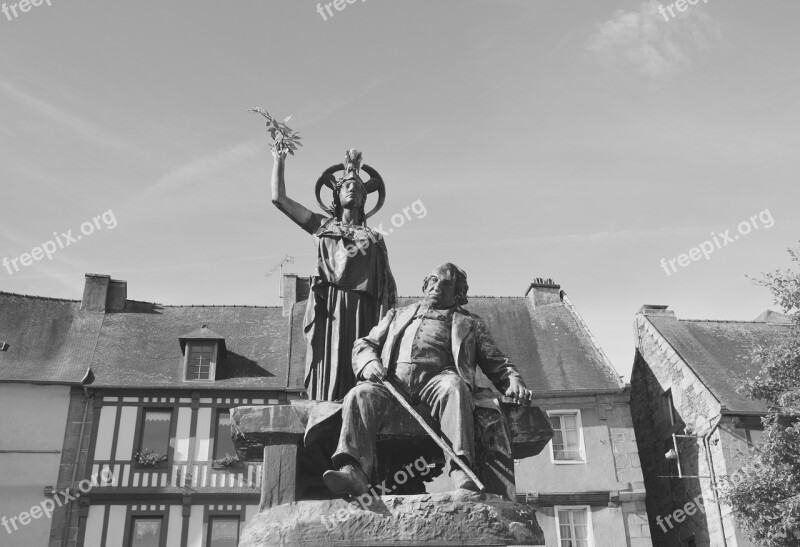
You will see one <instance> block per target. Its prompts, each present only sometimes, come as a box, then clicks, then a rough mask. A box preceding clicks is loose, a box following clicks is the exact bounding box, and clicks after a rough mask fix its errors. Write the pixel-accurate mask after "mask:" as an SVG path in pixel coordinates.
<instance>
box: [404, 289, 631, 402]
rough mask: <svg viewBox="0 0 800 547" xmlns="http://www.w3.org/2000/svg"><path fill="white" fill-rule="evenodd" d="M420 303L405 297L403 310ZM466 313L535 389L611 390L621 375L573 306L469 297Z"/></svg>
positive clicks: (507, 298) (504, 298) (619, 382)
mask: <svg viewBox="0 0 800 547" xmlns="http://www.w3.org/2000/svg"><path fill="white" fill-rule="evenodd" d="M418 300H420V298H419V297H416V298H401V299H400V301H399V303H398V305H400V306H405V305H408V304H412V303H414V302H417V301H418ZM464 309H466V310H467V311H469V312H470V313H473V314H475V315H477V316H479V317H481V319H483V321H484V322H485V323H486V326H487V327H488V329H489V332H490V333H491V334H492V338H494V341H495V344H496V345H497V347H498V348H500V350H501V351H503V353H505V354H506V355H507V356H508V358H509V359H511V362H513V363H514V364H515V365H517V368H519V370H520V373H521V374H522V377H523V378H524V380H525V383H526V384H528V387H529V388H530V389H532V390H534V391H537V392H541V391H581V390H613V389H620V388H622V386H623V384H622V382H621V381H620V379H619V375H618V374H617V372H616V371H615V370H614V368H613V367H612V366H611V364H610V363H608V361H606V360H605V357H604V356H603V355H602V352H600V351H599V350H598V348H597V347H596V346H595V344H594V343H593V342H592V340H591V338H590V334H589V332H588V331H587V330H586V329H585V328H584V327H583V322H582V320H581V319H580V318H579V317H577V314H575V313H574V311H573V310H572V309H571V307H569V306H567V305H565V304H563V303H559V304H547V305H543V306H537V307H536V309H534V306H533V304H532V303H531V301H530V299H528V298H526V297H524V296H520V297H497V296H470V297H469V304H467V305H466V306H464Z"/></svg>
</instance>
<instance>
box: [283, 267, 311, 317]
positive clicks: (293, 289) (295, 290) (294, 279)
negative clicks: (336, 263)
mask: <svg viewBox="0 0 800 547" xmlns="http://www.w3.org/2000/svg"><path fill="white" fill-rule="evenodd" d="M310 290H311V289H310V286H309V280H308V278H307V277H298V276H297V274H294V273H287V274H283V314H284V315H288V314H289V313H290V312H291V311H292V305H293V304H296V303H297V302H302V301H304V300H308V294H309V292H310Z"/></svg>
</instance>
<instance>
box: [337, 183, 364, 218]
mask: <svg viewBox="0 0 800 547" xmlns="http://www.w3.org/2000/svg"><path fill="white" fill-rule="evenodd" d="M366 204H367V188H366V186H364V181H362V180H361V177H359V176H358V175H356V174H354V175H353V176H350V177H347V178H343V179H341V180H339V181H337V182H336V187H335V189H334V191H333V210H334V211H335V214H336V218H338V219H341V218H342V211H343V210H344V209H355V210H357V211H358V213H359V214H358V218H359V222H360V223H363V222H364V221H365V220H366V214H365V213H364V206H365V205H366Z"/></svg>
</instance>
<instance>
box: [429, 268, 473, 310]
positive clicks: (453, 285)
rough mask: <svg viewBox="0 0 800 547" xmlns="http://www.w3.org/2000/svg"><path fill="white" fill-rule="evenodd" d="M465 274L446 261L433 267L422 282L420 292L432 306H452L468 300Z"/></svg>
mask: <svg viewBox="0 0 800 547" xmlns="http://www.w3.org/2000/svg"><path fill="white" fill-rule="evenodd" d="M468 290H469V285H468V284H467V274H466V273H465V272H464V270H462V269H461V268H459V267H458V266H456V265H455V264H451V263H450V262H447V263H446V264H442V265H441V266H439V267H437V268H436V269H434V270H433V271H432V272H431V273H430V274H429V275H428V276H427V277H426V278H425V279H424V280H423V282H422V294H423V295H424V296H425V300H426V301H427V302H428V303H429V304H430V305H431V306H432V307H434V308H452V307H453V306H463V305H464V304H466V303H467V302H468V300H467V291H468Z"/></svg>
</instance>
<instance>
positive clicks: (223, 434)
mask: <svg viewBox="0 0 800 547" xmlns="http://www.w3.org/2000/svg"><path fill="white" fill-rule="evenodd" d="M228 454H230V455H231V456H235V455H236V449H235V448H234V447H233V440H232V439H231V411H230V410H220V411H219V412H218V413H217V432H216V434H215V435H214V459H221V458H224V457H225V456H226V455H228Z"/></svg>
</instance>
